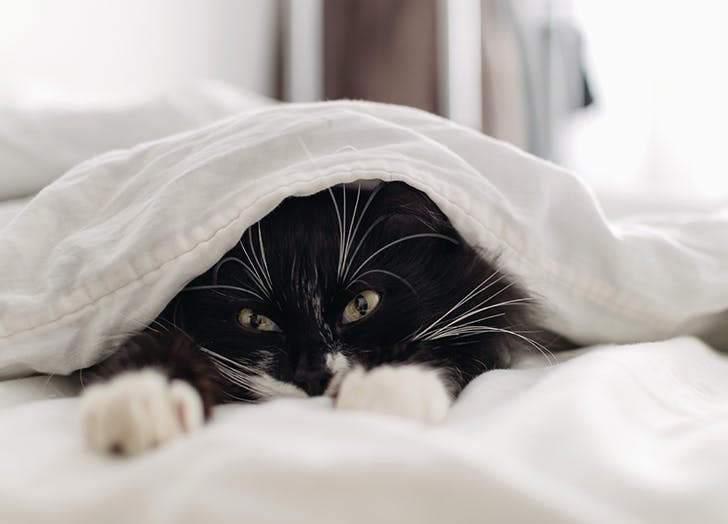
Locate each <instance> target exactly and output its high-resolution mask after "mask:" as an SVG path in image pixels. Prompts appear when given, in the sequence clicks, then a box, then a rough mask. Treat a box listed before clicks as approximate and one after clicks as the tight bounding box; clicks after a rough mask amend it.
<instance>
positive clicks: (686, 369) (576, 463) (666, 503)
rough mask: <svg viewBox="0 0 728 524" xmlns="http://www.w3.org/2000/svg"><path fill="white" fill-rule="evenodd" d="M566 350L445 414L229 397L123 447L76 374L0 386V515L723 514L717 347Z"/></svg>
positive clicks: (469, 517)
mask: <svg viewBox="0 0 728 524" xmlns="http://www.w3.org/2000/svg"><path fill="white" fill-rule="evenodd" d="M561 360H562V362H561V363H559V364H558V365H554V366H544V365H540V363H539V361H535V360H528V359H526V360H524V361H523V362H522V363H521V364H520V366H519V369H513V370H502V371H492V372H489V373H486V374H484V375H482V376H481V377H479V378H478V379H476V380H475V381H474V382H473V383H472V384H471V385H470V386H469V387H468V388H466V390H465V391H464V393H463V394H462V396H461V398H460V399H459V401H458V402H457V403H456V404H455V406H454V407H453V409H452V411H451V413H450V414H449V416H448V417H447V419H446V421H445V422H444V423H443V424H442V425H439V426H424V425H420V424H417V423H414V422H411V421H408V420H405V419H399V418H395V417H387V416H384V415H376V414H369V413H355V412H336V411H334V410H332V408H331V406H330V404H329V403H328V401H327V400H326V399H321V398H319V399H285V400H277V401H272V402H269V403H266V404H261V405H227V406H222V407H218V408H217V409H216V410H215V412H214V418H213V421H212V423H211V424H209V425H208V426H206V427H204V428H203V429H202V430H200V431H197V432H194V433H193V434H190V435H188V436H186V437H183V438H181V439H179V440H178V441H176V442H174V443H172V444H170V445H168V446H165V447H163V448H161V449H159V450H155V451H152V452H148V453H146V454H143V455H141V456H139V457H136V458H132V459H118V458H114V457H107V456H100V455H96V454H94V453H92V452H91V451H89V450H88V449H86V447H85V446H84V443H83V441H82V439H81V436H80V432H79V431H78V430H77V427H76V424H75V417H76V407H77V399H76V398H74V397H73V394H74V386H73V382H72V381H71V380H70V379H68V378H64V377H54V378H50V379H49V378H48V377H42V376H38V377H31V378H25V379H18V380H10V381H5V382H0V450H2V451H1V452H0V453H2V461H1V464H2V466H1V470H0V522H3V523H5V524H13V523H18V524H20V523H23V524H31V523H36V522H49V521H53V522H73V523H79V522H106V523H116V522H137V523H138V522H155V523H160V524H163V523H175V524H178V523H187V522H190V523H192V522H237V523H240V522H255V523H320V522H348V523H353V524H356V523H371V522H397V523H410V522H411V523H416V524H427V523H438V524H441V523H443V522H453V523H457V522H467V523H474V522H498V523H510V522H513V523H523V522H539V523H543V524H547V523H561V524H563V523H572V522H590V523H602V522H603V523H609V524H620V523H625V524H627V523H630V524H631V523H637V522H660V523H662V524H670V523H678V522H680V523H683V522H700V523H704V524H707V523H718V522H725V521H726V519H728V499H726V497H725V493H726V492H728V475H727V474H726V471H728V452H727V451H726V442H728V361H727V359H726V357H724V356H721V355H719V354H717V353H715V352H714V351H712V350H711V349H710V348H708V347H707V346H706V345H704V344H703V343H702V342H700V341H698V340H697V339H694V338H679V339H673V340H668V341H663V342H657V343H644V344H638V345H624V346H600V347H593V348H589V349H588V350H581V351H576V352H572V353H567V354H563V355H562V356H561Z"/></svg>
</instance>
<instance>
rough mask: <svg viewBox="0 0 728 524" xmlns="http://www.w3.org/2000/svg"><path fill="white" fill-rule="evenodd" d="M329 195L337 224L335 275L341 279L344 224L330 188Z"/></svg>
mask: <svg viewBox="0 0 728 524" xmlns="http://www.w3.org/2000/svg"><path fill="white" fill-rule="evenodd" d="M328 191H329V195H330V196H331V202H333V204H334V210H335V211H336V221H337V222H338V224H339V264H338V267H337V269H336V277H337V278H338V279H339V280H341V271H342V265H343V258H344V225H343V223H342V220H341V212H340V211H339V204H337V203H336V197H335V196H334V192H333V190H332V189H331V188H328Z"/></svg>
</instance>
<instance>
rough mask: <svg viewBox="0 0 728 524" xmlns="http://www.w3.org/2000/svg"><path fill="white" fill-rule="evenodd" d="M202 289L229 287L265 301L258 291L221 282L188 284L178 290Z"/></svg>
mask: <svg viewBox="0 0 728 524" xmlns="http://www.w3.org/2000/svg"><path fill="white" fill-rule="evenodd" d="M204 289H212V290H218V289H229V290H232V291H240V292H241V293H247V294H249V295H253V296H254V297H255V298H257V299H259V300H261V301H265V298H263V297H262V296H261V295H259V294H258V293H256V292H255V291H252V290H250V289H247V288H244V287H238V286H226V285H222V284H216V285H209V286H189V287H186V288H184V289H182V291H180V293H182V292H183V291H201V290H204Z"/></svg>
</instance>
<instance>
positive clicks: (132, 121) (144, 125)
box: [0, 81, 272, 200]
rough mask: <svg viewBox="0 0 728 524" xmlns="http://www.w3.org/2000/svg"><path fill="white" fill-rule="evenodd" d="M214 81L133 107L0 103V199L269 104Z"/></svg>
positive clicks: (70, 103)
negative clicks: (104, 157) (107, 154)
mask: <svg viewBox="0 0 728 524" xmlns="http://www.w3.org/2000/svg"><path fill="white" fill-rule="evenodd" d="M271 102H272V100H270V99H267V98H265V97H263V96H259V95H255V94H252V93H245V92H242V91H239V90H237V89H236V88H234V87H232V86H228V85H225V84H222V83H217V82H212V81H208V82H200V83H197V84H194V85H190V86H188V87H186V88H183V89H179V90H177V91H172V92H168V93H164V94H162V95H159V96H157V97H156V98H152V99H149V100H146V101H143V102H139V103H137V104H126V105H117V106H97V107H93V106H92V107H85V108H82V107H80V106H79V105H78V104H76V103H72V102H68V103H66V104H62V103H59V102H51V103H44V104H43V105H42V106H38V105H36V104H28V103H17V104H14V105H10V104H8V103H5V104H3V105H0V200H3V199H7V198H15V197H20V196H24V195H29V194H31V193H35V192H36V191H38V190H39V189H41V188H42V187H43V186H45V185H46V184H48V183H49V182H51V181H52V180H54V179H56V178H58V177H59V176H60V175H61V174H63V173H64V172H65V171H66V170H68V169H69V168H71V167H72V166H73V165H74V164H77V163H78V162H81V161H82V160H86V159H87V158H89V157H91V156H94V155H97V154H99V153H103V152H104V151H108V150H110V149H116V148H121V147H129V146H133V145H134V144H137V143H139V142H144V141H148V140H152V139H157V138H162V137H164V136H167V135H170V134H172V133H177V132H179V131H184V130H188V129H193V128H195V127H199V126H200V125H203V124H208V123H210V122H213V121H214V120H217V119H219V118H222V117H225V116H229V115H231V114H233V113H237V112H239V111H242V110H245V109H250V108H252V107H257V106H260V105H264V104H268V103H271Z"/></svg>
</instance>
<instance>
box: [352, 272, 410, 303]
mask: <svg viewBox="0 0 728 524" xmlns="http://www.w3.org/2000/svg"><path fill="white" fill-rule="evenodd" d="M370 273H382V274H383V275H387V276H390V277H392V278H396V279H397V280H399V281H400V282H402V283H403V284H404V285H405V286H407V287H408V288H409V290H410V291H412V294H413V295H415V296H416V297H419V296H420V294H419V293H418V292H417V290H416V289H415V288H414V287H413V286H412V284H410V283H409V281H408V280H407V279H406V278H404V277H401V276H399V275H398V274H397V273H393V272H391V271H387V270H385V269H369V270H367V271H364V273H362V274H360V275H359V277H358V278H357V280H361V279H362V277H365V276H366V275H368V274H370ZM361 281H362V282H364V281H363V280H361ZM352 283H353V282H352Z"/></svg>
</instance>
